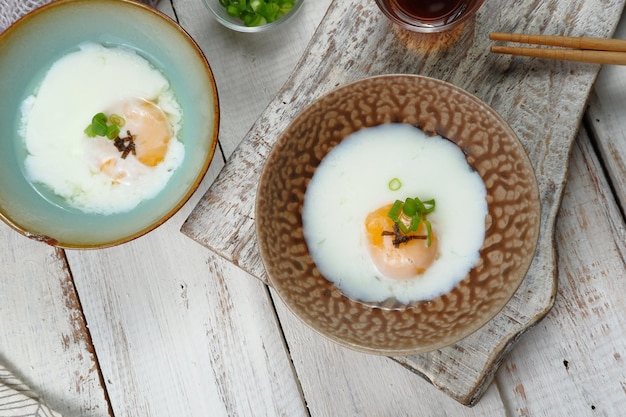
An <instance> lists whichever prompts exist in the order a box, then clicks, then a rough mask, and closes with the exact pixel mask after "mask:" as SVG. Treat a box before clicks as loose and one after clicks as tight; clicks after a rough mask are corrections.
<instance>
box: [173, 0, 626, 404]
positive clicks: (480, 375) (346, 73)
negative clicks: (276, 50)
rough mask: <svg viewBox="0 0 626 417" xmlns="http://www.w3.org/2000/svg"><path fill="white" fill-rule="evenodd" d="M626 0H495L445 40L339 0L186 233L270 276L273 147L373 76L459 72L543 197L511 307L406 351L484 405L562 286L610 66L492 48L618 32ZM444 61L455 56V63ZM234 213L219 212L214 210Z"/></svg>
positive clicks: (454, 78)
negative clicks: (586, 111)
mask: <svg viewBox="0 0 626 417" xmlns="http://www.w3.org/2000/svg"><path fill="white" fill-rule="evenodd" d="M623 6H624V2H623V1H622V0H617V1H606V2H603V3H602V4H599V3H592V2H584V1H570V2H559V1H555V0H553V1H547V2H535V1H531V0H528V1H520V2H515V3H511V4H507V7H502V6H501V4H500V3H499V2H497V1H495V0H493V1H489V0H488V1H486V2H485V4H484V6H483V8H482V9H481V11H480V13H479V14H478V16H477V18H476V20H475V21H473V22H470V23H469V24H467V25H466V26H465V27H463V28H461V29H460V30H458V31H456V32H453V33H449V34H445V35H443V36H441V37H438V36H436V35H435V36H433V35H428V36H425V35H416V34H409V33H407V32H404V31H400V30H398V29H397V28H395V27H393V26H391V25H390V24H389V23H388V22H387V21H386V19H385V18H384V17H383V16H382V15H381V13H380V12H379V11H378V10H377V9H376V6H375V5H374V4H373V2H369V3H361V2H344V1H341V2H339V1H335V2H333V3H332V5H331V7H330V9H329V12H328V13H327V15H326V17H325V19H324V21H323V22H322V24H321V26H320V28H319V29H318V31H317V32H316V35H315V36H314V38H313V40H312V42H311V44H310V45H309V48H308V49H307V52H306V53H305V55H304V57H303V59H302V61H301V62H300V63H299V64H298V69H297V70H296V71H295V72H294V73H293V75H292V76H291V78H290V79H289V81H288V82H287V83H286V85H285V86H284V88H283V89H282V90H281V92H280V93H279V95H278V96H277V97H276V98H275V100H274V101H273V102H272V103H271V104H270V106H269V107H268V108H267V109H266V111H265V112H264V113H263V114H262V115H261V117H260V118H259V119H258V120H257V122H256V123H255V125H254V126H253V128H252V129H251V131H250V132H249V133H248V135H247V136H246V137H245V138H244V140H243V142H242V144H241V145H240V146H239V147H238V148H237V150H236V151H235V153H234V154H233V156H232V157H231V159H230V160H229V162H228V164H227V165H226V167H225V169H224V170H223V171H222V173H221V174H220V176H219V178H218V179H217V181H216V182H215V183H214V184H213V186H212V187H211V190H210V191H209V192H208V193H207V194H206V195H205V196H204V197H203V199H202V200H201V201H200V203H199V205H198V206H197V207H196V209H195V210H194V212H193V213H192V214H191V216H190V217H189V218H188V220H187V222H186V223H185V225H184V226H183V229H182V231H183V233H185V234H187V235H189V236H190V237H191V238H193V239H195V240H196V241H198V242H199V243H200V244H202V245H204V246H206V247H208V248H210V249H212V250H214V251H216V252H217V253H219V254H220V255H222V256H224V257H225V258H226V259H228V260H230V261H232V262H233V263H235V264H237V265H240V266H241V267H242V268H244V269H245V270H247V271H249V272H250V273H251V274H252V275H254V276H257V277H259V278H261V279H263V278H264V270H263V266H262V263H261V260H260V258H259V254H258V250H257V247H256V241H255V236H254V198H255V193H254V190H255V189H256V182H257V181H258V176H259V174H260V171H261V169H262V164H263V161H264V159H265V158H266V156H267V154H268V153H269V150H270V149H271V146H272V144H273V143H274V142H275V140H276V139H277V137H278V135H279V133H280V131H281V130H283V129H284V128H285V126H286V125H287V124H288V122H289V121H290V120H291V119H292V118H293V117H294V116H295V115H296V114H297V113H298V112H299V111H300V109H302V108H303V107H304V106H306V105H307V104H308V103H310V102H312V101H313V100H314V99H315V98H316V97H318V96H319V95H320V94H323V93H324V92H326V91H329V90H331V89H332V88H334V87H336V86H338V85H340V84H344V83H347V82H350V81H353V80H356V79H359V78H363V77H365V76H369V75H377V74H382V73H394V72H395V73H420V74H424V75H430V76H433V77H436V78H440V79H443V80H447V81H450V82H452V83H454V84H456V85H459V86H461V87H463V88H465V89H467V90H468V91H470V92H472V93H474V94H476V95H477V96H478V97H480V98H482V99H484V100H485V101H487V102H488V103H489V104H490V105H491V106H492V107H494V108H495V109H496V110H497V111H498V112H500V114H502V116H503V117H504V118H505V119H506V120H507V121H508V122H509V123H510V124H511V126H512V128H513V129H514V130H515V131H516V133H517V134H518V135H519V137H520V139H521V141H522V143H523V145H524V146H525V148H526V150H527V152H528V153H529V156H530V158H531V160H532V162H533V165H534V168H535V171H536V175H537V179H538V182H539V186H540V192H541V200H542V234H541V237H540V242H539V247H538V251H537V256H536V257H535V260H534V262H533V265H532V266H531V269H530V271H529V274H528V276H527V279H526V280H525V282H524V284H523V285H522V287H521V288H520V289H519V291H518V293H517V294H516V296H515V297H514V299H513V300H512V301H511V302H510V303H509V304H508V305H507V307H506V308H505V309H504V310H503V312H502V313H501V314H500V315H499V316H498V317H497V318H496V319H494V321H492V322H491V323H490V324H489V325H487V326H485V328H483V329H482V330H481V331H479V332H477V333H476V334H474V335H472V336H470V337H469V338H467V339H466V340H465V341H463V342H461V343H460V344H458V345H457V346H454V347H450V348H446V349H442V350H440V351H437V352H433V353H432V354H427V355H420V356H415V357H407V358H397V360H398V361H400V362H402V363H403V364H404V365H405V366H408V367H411V368H413V369H414V370H415V371H416V372H418V373H420V374H422V375H423V376H425V377H426V378H427V379H429V380H430V381H431V382H433V383H434V384H435V385H436V386H437V387H439V388H440V389H442V390H444V391H445V392H447V393H448V394H449V395H451V396H453V397H454V398H456V399H457V400H458V401H460V402H462V403H464V404H473V403H475V402H476V401H477V400H478V399H479V398H480V396H481V394H482V392H483V391H484V389H485V388H486V386H487V385H488V383H489V381H490V380H491V378H492V376H493V374H494V372H495V371H496V370H497V366H498V364H499V363H500V361H501V360H502V358H503V356H504V355H505V354H506V353H507V352H508V351H509V350H510V349H511V347H512V346H513V345H514V343H515V341H516V340H517V339H518V338H519V337H520V336H521V334H522V333H523V332H524V331H525V330H526V329H528V327H529V326H531V325H532V324H534V323H536V322H537V320H539V319H540V318H541V317H543V315H544V314H545V313H546V312H547V311H548V310H549V308H550V307H551V305H552V302H553V299H554V293H555V289H556V287H555V275H556V269H555V266H556V265H555V253H554V246H553V238H554V234H553V233H554V222H555V218H556V214H557V211H558V207H559V203H560V197H561V195H562V191H563V184H564V182H565V174H566V168H567V161H568V157H569V150H570V147H571V143H572V141H573V139H574V137H575V133H576V131H577V129H578V123H579V121H580V118H581V115H582V111H583V106H584V103H585V102H586V99H587V96H588V93H589V90H590V88H591V85H592V83H593V82H594V80H595V77H596V75H597V72H598V70H599V67H598V66H597V65H584V64H576V63H563V62H555V61H541V60H529V59H525V58H513V57H502V56H497V57H496V56H492V55H488V54H487V52H486V51H487V50H488V40H487V38H488V37H487V35H488V32H490V31H504V32H525V33H545V34H555V35H559V34H562V35H571V36H581V35H583V34H584V35H586V36H598V37H603V36H604V37H606V36H610V35H611V34H612V32H613V30H614V28H615V25H616V24H617V20H618V18H619V16H620V14H621V12H622V9H623ZM442 62H445V63H446V64H445V65H443V64H442ZM217 212H219V213H226V214H227V220H226V221H216V219H215V217H214V216H212V213H217Z"/></svg>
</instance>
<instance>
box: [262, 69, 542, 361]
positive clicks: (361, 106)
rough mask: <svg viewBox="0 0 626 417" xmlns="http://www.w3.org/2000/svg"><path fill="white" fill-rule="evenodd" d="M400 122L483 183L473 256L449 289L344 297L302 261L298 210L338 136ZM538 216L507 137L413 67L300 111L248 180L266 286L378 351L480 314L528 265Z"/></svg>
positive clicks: (359, 345)
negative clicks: (402, 304) (385, 301)
mask: <svg viewBox="0 0 626 417" xmlns="http://www.w3.org/2000/svg"><path fill="white" fill-rule="evenodd" d="M394 122H402V123H409V124H411V125H415V126H418V127H419V128H421V129H422V130H424V131H425V132H426V133H428V134H431V135H434V134H439V135H441V136H443V137H445V138H448V139H449V140H451V141H453V142H454V143H456V144H457V145H458V146H459V147H460V148H461V149H462V150H463V152H464V153H465V155H466V157H467V161H468V162H469V164H470V165H471V166H472V167H473V168H474V169H475V170H476V171H477V172H478V173H479V174H480V175H481V177H482V179H483V181H484V182H485V186H486V188H487V203H488V210H489V212H488V215H487V218H486V221H485V230H486V233H485V241H484V243H483V246H482V248H481V260H480V261H479V263H478V264H477V265H476V266H475V267H474V268H473V269H472V270H471V271H470V272H469V273H468V275H467V276H466V277H465V278H464V279H463V280H462V281H461V282H460V283H459V285H458V286H457V287H456V288H455V289H454V290H452V291H451V292H449V293H447V294H445V295H442V296H440V297H438V298H436V299H434V300H432V301H428V302H419V303H414V304H411V305H410V306H408V307H406V308H381V307H372V306H368V305H365V304H363V303H360V302H357V301H353V300H351V299H349V298H347V297H346V296H344V295H343V293H342V292H341V291H340V290H338V289H337V288H336V287H335V286H334V285H333V284H332V283H331V282H330V281H328V280H326V279H325V278H324V277H323V276H322V275H321V274H320V272H319V271H318V269H317V268H316V266H315V263H314V262H313V259H311V257H310V255H309V253H308V249H307V245H306V243H305V240H304V236H303V231H302V218H301V210H302V204H303V199H304V194H305V191H306V188H307V185H308V182H309V180H310V179H311V177H312V176H313V173H314V172H315V169H316V167H317V166H318V165H319V163H320V161H321V160H322V158H323V157H324V156H325V155H326V154H327V153H328V152H329V151H330V149H332V148H333V147H334V146H335V145H337V144H338V143H339V142H340V141H342V140H343V139H344V138H345V137H346V136H348V135H349V134H351V133H353V132H355V131H357V130H359V129H361V128H364V127H370V126H375V125H380V124H383V123H394ZM539 224H540V202H539V191H538V187H537V181H536V178H535V175H534V172H533V168H532V166H531V164H530V160H529V159H528V156H527V154H526V152H525V151H524V148H523V147H522V145H521V143H520V142H519V140H518V139H517V137H516V135H515V133H514V132H513V131H512V130H511V128H510V127H509V126H508V125H507V123H506V122H505V121H504V120H503V119H502V118H501V117H500V116H499V115H498V114H497V113H496V112H495V111H494V110H493V109H491V108H490V107H489V106H487V105H486V104H485V103H483V102H482V101H480V100H479V99H477V98H476V97H474V96H472V95H471V94H469V93H467V92H466V91H464V90H462V89H460V88H457V87H455V86H453V85H451V84H448V83H445V82H442V81H439V80H435V79H432V78H427V77H422V76H415V75H387V76H379V77H372V78H367V79H364V80H361V81H357V82H355V83H352V84H349V85H346V86H343V87H341V88H338V89H336V90H334V91H332V92H330V93H329V94H327V95H325V96H323V97H321V98H320V99H318V100H317V101H315V102H314V103H313V104H311V105H310V106H309V107H307V108H306V109H304V111H303V112H302V113H300V114H299V115H298V116H297V117H296V118H295V119H294V120H293V121H292V122H291V124H290V125H289V126H288V127H287V129H286V130H285V132H283V134H282V135H281V137H280V138H279V139H278V142H277V143H276V145H275V146H274V148H273V150H272V152H271V153H270V155H269V157H268V160H267V162H266V165H265V167H264V171H263V174H262V177H261V182H260V184H259V189H258V194H257V205H256V231H257V237H258V243H259V249H260V253H261V257H262V259H263V262H264V264H265V267H266V269H267V273H268V277H269V281H270V284H271V285H272V286H273V287H274V288H275V290H276V291H277V293H278V294H279V295H280V297H281V298H282V300H283V301H284V302H285V304H286V305H287V306H288V307H289V308H290V309H291V311H292V312H293V313H294V314H295V315H296V316H297V317H299V318H300V319H301V320H302V321H304V322H305V323H306V324H307V325H309V326H310V327H311V328H313V329H314V330H316V331H317V332H319V333H320V334H322V335H324V336H326V337H327V338H329V339H330V340H333V341H335V342H337V343H339V344H341V345H343V346H346V347H349V348H352V349H356V350H359V351H363V352H367V353H375V354H382V355H389V356H399V355H410V354H416V353H422V352H427V351H432V350H435V349H439V348H441V347H444V346H447V345H450V344H453V343H455V342H457V341H459V340H460V339H462V338H464V337H466V336H468V335H470V334H471V333H473V332H474V331H476V330H478V329H479V328H481V327H482V326H483V325H484V324H485V323H487V322H488V321H489V320H491V319H492V318H493V317H494V316H495V315H496V314H497V313H498V312H499V311H500V310H501V309H502V308H503V307H504V305H505V304H506V303H507V302H508V300H509V299H510V298H511V297H512V296H513V294H514V293H515V291H516V290H517V288H518V287H519V285H520V284H521V282H522V280H523V279H524V276H525V275H526V272H527V271H528V268H529V267H530V264H531V261H532V258H533V255H534V252H535V247H536V244H537V238H538V234H539Z"/></svg>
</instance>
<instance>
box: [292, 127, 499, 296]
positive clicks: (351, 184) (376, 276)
mask: <svg viewBox="0 0 626 417" xmlns="http://www.w3.org/2000/svg"><path fill="white" fill-rule="evenodd" d="M407 200H413V202H415V201H419V204H420V205H421V206H425V205H426V202H427V201H428V202H429V204H430V205H431V206H430V207H431V208H430V211H429V212H428V214H425V215H424V216H416V215H413V214H412V213H413V212H407V213H408V214H405V212H404V206H405V205H406V204H407V203H406V202H407ZM398 203H401V204H400V205H399V206H398V207H400V208H401V211H400V215H399V216H396V219H397V220H398V221H397V222H396V221H394V220H392V217H394V216H390V211H392V210H391V208H392V207H393V205H394V204H398ZM415 204H417V203H415ZM421 212H422V211H420V213H421ZM423 213H426V212H425V211H424V212H423ZM396 214H397V213H396ZM486 215H487V200H486V189H485V185H484V183H483V181H482V179H481V178H480V176H479V175H478V173H476V172H475V171H474V170H473V169H472V168H471V167H470V165H469V164H468V163H467V160H466V158H465V155H464V154H463V152H462V151H461V149H460V148H459V147H458V146H456V145H455V144H454V143H452V142H451V141H449V140H447V139H444V138H442V137H440V136H432V137H429V136H427V135H426V134H424V132H422V131H421V130H420V129H418V128H416V127H414V126H410V125H406V124H396V123H392V124H384V125H380V126H376V127H371V128H364V129H361V130H359V131H357V132H355V133H353V134H352V135H350V136H349V137H347V138H346V139H344V140H343V141H342V142H341V143H340V144H339V145H337V146H336V147H335V148H333V149H332V150H331V151H330V152H329V153H328V155H326V157H325V158H324V159H323V160H322V162H321V163H320V165H319V166H318V168H317V169H316V171H315V174H314V175H313V178H312V179H311V181H310V182H309V185H308V186H307V190H306V193H305V197H304V205H303V211H302V222H303V228H304V237H305V241H306V244H307V247H308V248H309V252H310V254H311V257H312V258H313V260H314V262H315V264H316V266H317V267H318V269H319V271H320V272H321V273H322V275H323V276H324V277H325V278H327V279H328V280H330V281H332V282H333V283H334V284H335V286H337V287H338V288H339V289H340V290H341V291H342V292H343V293H344V294H345V295H346V296H348V297H350V298H353V299H356V300H361V301H365V302H383V301H386V300H389V299H394V300H396V301H398V302H400V303H407V304H408V303H410V302H414V301H425V300H431V299H434V298H436V297H438V296H440V295H442V294H445V293H447V292H449V291H451V290H452V289H453V288H454V287H455V286H456V285H457V284H458V283H459V282H460V281H461V280H462V279H463V278H464V277H465V276H466V274H467V273H468V272H469V271H470V270H471V269H472V268H473V267H474V266H475V265H476V263H477V262H478V260H479V259H480V253H479V250H480V247H481V246H482V243H483V241H484V237H485V218H486ZM414 219H415V225H416V227H415V230H410V227H409V226H410V224H411V222H412V221H413V220H414ZM418 220H419V221H418ZM400 223H402V225H400ZM400 226H404V229H408V230H406V231H405V230H396V228H399V227H400Z"/></svg>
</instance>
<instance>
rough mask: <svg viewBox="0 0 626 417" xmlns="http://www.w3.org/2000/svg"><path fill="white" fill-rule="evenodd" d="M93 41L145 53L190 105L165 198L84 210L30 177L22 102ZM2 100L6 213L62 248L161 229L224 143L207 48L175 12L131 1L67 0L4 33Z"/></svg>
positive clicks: (0, 148)
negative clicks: (108, 211)
mask: <svg viewBox="0 0 626 417" xmlns="http://www.w3.org/2000/svg"><path fill="white" fill-rule="evenodd" d="M110 22H115V24H114V25H110ZM86 41H93V42H99V43H101V44H104V45H107V46H115V45H123V46H126V47H130V48H132V49H134V50H135V51H137V52H138V53H139V54H140V55H142V56H143V57H144V58H146V59H147V60H148V61H150V62H151V63H152V64H153V65H154V66H155V67H156V68H158V69H159V70H161V71H162V73H163V74H164V75H165V77H166V78H167V79H168V80H169V82H170V85H171V88H172V89H173V91H174V93H175V94H176V96H177V98H178V101H179V103H180V105H181V107H182V112H183V121H182V127H181V130H180V132H179V136H178V137H179V140H181V142H183V144H184V146H185V160H184V162H183V164H182V165H181V166H180V167H179V168H178V169H177V170H176V172H175V173H174V175H173V176H172V178H171V179H170V181H169V182H168V184H167V186H166V187H165V188H164V189H163V190H162V191H161V192H160V193H159V194H158V195H157V196H156V197H154V198H153V199H150V200H146V201H144V202H142V203H141V204H140V205H139V206H137V207H136V208H135V209H133V210H132V211H129V212H126V213H120V214H114V215H97V214H86V213H83V212H81V211H79V210H77V209H74V208H71V207H70V206H68V205H67V204H65V202H64V201H63V200H62V199H60V198H59V197H56V196H55V195H53V194H52V193H51V192H46V191H45V190H42V189H41V187H39V186H34V185H33V184H31V183H30V182H29V181H28V179H27V178H26V175H25V168H24V158H25V154H26V153H25V149H24V145H23V141H22V138H21V137H20V136H19V134H18V128H19V124H20V105H21V103H22V101H23V100H24V99H25V98H26V97H27V96H29V95H30V94H32V92H33V90H34V88H35V87H36V86H37V84H38V82H40V80H41V79H42V78H43V76H44V75H45V73H46V71H47V70H48V68H50V66H51V65H52V63H53V62H55V61H56V60H57V59H59V58H60V57H62V56H63V55H65V54H66V53H68V52H69V51H72V50H74V49H76V47H77V45H79V44H81V43H83V42H86ZM0 97H2V106H1V107H0V218H2V220H3V221H4V222H5V223H7V224H8V225H9V226H11V227H12V228H13V229H15V230H17V231H18V232H20V233H22V234H23V235H25V236H28V237H30V238H33V239H36V240H41V241H44V242H46V243H48V244H51V245H55V246H59V247H63V248H83V249H84V248H101V247H107V246H113V245H117V244H120V243H124V242H128V241H129V240H132V239H134V238H137V237H139V236H141V235H143V234H145V233H147V232H149V231H151V230H153V229H154V228H156V227H158V226H159V225H161V224H162V223H163V222H165V221H166V220H167V219H168V218H170V217H171V216H172V215H173V214H174V213H176V211H177V210H178V209H180V207H181V206H182V205H183V204H184V203H185V202H186V201H187V200H188V199H189V197H191V195H192V194H193V192H194V191H195V190H196V189H197V187H198V185H199V183H200V182H201V180H202V178H203V177H204V175H205V173H206V171H207V169H208V167H209V164H210V162H211V160H212V158H213V154H214V152H215V147H216V144H217V134H218V126H219V105H218V96H217V88H216V85H215V80H214V77H213V73H212V71H211V68H210V66H209V64H208V62H207V61H206V59H205V57H204V55H203V54H202V52H201V50H200V49H199V48H198V46H197V45H196V43H195V42H194V41H193V40H192V39H191V37H190V36H189V35H188V34H187V33H186V32H185V31H184V30H182V29H181V28H180V26H178V25H177V24H176V23H175V22H173V21H172V20H170V19H169V18H168V17H167V16H165V15H163V14H161V13H160V12H158V11H156V10H154V9H152V8H150V7H148V6H144V5H142V4H140V3H135V2H131V1H125V0H122V1H120V0H61V1H57V2H53V3H50V4H48V5H47V6H44V7H41V8H39V9H37V10H35V11H33V12H31V13H30V14H28V15H26V16H24V17H23V18H22V19H20V20H19V21H17V22H16V23H15V24H14V25H12V26H11V27H10V28H8V29H7V30H6V31H5V32H4V33H2V34H1V35H0Z"/></svg>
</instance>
